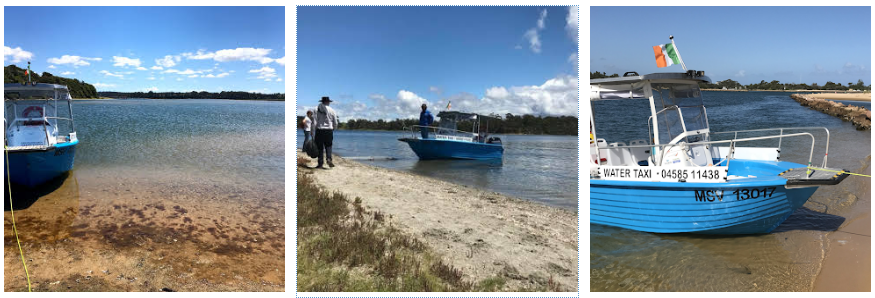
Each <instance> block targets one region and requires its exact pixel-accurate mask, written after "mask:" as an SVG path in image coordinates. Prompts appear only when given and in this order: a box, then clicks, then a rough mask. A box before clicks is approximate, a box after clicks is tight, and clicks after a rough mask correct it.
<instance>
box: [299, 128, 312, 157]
mask: <svg viewBox="0 0 875 298" xmlns="http://www.w3.org/2000/svg"><path fill="white" fill-rule="evenodd" d="M309 140H310V132H309V131H306V130H305V131H304V142H303V143H301V144H306V143H307V141H309ZM301 152H307V150H304V148H303V146H301Z"/></svg>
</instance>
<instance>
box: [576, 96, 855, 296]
mask: <svg viewBox="0 0 875 298" xmlns="http://www.w3.org/2000/svg"><path fill="white" fill-rule="evenodd" d="M790 94H791V93H776V92H707V91H705V92H703V96H704V98H705V107H706V108H707V112H708V119H709V121H710V125H711V131H712V132H713V131H735V130H747V129H760V128H773V127H774V128H778V127H804V126H824V127H827V128H828V129H829V132H830V138H831V139H830V148H829V160H828V161H829V166H830V167H838V168H844V169H847V170H851V171H857V170H859V169H860V168H861V166H862V162H863V161H864V160H865V159H866V157H867V156H868V155H869V154H870V152H871V145H870V144H871V132H869V131H857V130H855V129H854V126H853V125H852V124H850V123H849V122H843V121H842V120H841V119H839V118H836V117H832V116H829V115H826V114H824V113H821V112H817V111H814V110H810V109H808V108H806V107H802V106H800V105H799V104H798V103H796V102H795V101H793V100H792V99H791V98H790V97H789V95H790ZM594 109H595V119H596V125H597V129H598V131H597V132H598V136H599V138H605V139H606V140H607V141H608V142H616V141H623V142H626V143H628V142H629V141H630V140H634V139H646V138H647V135H648V129H647V118H648V117H649V116H650V106H649V103H648V101H646V100H617V101H599V102H595V104H594ZM811 132H812V133H813V134H814V136H815V138H816V140H817V142H818V143H816V144H815V153H814V162H813V164H815V165H819V164H820V163H821V160H822V158H823V156H824V150H825V148H824V143H823V140H824V139H823V137H824V136H825V133H824V132H823V130H820V131H817V130H814V131H811ZM756 135H757V134H750V135H749V136H756ZM783 142H784V143H783V145H782V151H781V159H782V160H787V161H794V162H798V163H804V162H807V160H808V156H809V149H810V145H811V141H810V138H809V139H808V140H805V139H802V138H797V139H785V140H784V141H783ZM765 144H771V145H773V146H777V141H772V143H765ZM870 184H871V181H870V180H869V179H868V178H858V177H851V178H848V179H846V180H845V181H844V182H842V184H840V185H838V186H830V187H820V188H819V189H818V190H817V192H815V194H814V195H813V196H812V197H811V198H810V199H809V201H808V202H807V203H806V204H805V205H804V206H803V207H802V208H800V209H799V210H797V211H796V212H795V213H794V214H793V215H792V216H790V218H788V219H787V221H786V222H784V223H783V224H782V225H781V226H780V227H778V229H777V230H776V231H775V232H773V233H772V234H767V235H752V236H703V235H683V234H655V233H643V232H636V231H632V230H626V229H621V228H614V227H608V226H602V225H595V224H590V288H591V290H592V291H810V290H811V288H812V285H813V281H814V279H815V278H816V274H817V273H818V271H819V270H820V266H821V263H822V261H823V253H824V250H825V249H826V245H827V244H828V238H829V235H830V231H834V230H835V229H836V228H838V227H839V226H840V225H841V224H842V223H845V222H846V221H848V220H849V219H852V218H854V217H855V216H858V215H860V214H862V213H864V212H868V211H869V210H870V203H869V202H868V201H864V200H857V195H860V193H861V192H862V191H861V189H868V188H867V186H868V185H870ZM865 192H868V190H866V191H865Z"/></svg>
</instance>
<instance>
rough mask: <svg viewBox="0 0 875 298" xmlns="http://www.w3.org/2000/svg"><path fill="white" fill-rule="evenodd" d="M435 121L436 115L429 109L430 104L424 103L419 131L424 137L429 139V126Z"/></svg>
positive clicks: (420, 115) (420, 114)
mask: <svg viewBox="0 0 875 298" xmlns="http://www.w3.org/2000/svg"><path fill="white" fill-rule="evenodd" d="M432 123H434V117H433V116H432V115H431V112H429V111H428V106H426V105H425V104H422V112H420V113H419V132H420V133H421V134H422V138H423V139H428V126H429V125H431V124H432Z"/></svg>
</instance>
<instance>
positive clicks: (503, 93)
mask: <svg viewBox="0 0 875 298" xmlns="http://www.w3.org/2000/svg"><path fill="white" fill-rule="evenodd" d="M486 97H487V98H497V99H506V98H508V97H510V92H507V89H506V88H504V87H492V88H489V89H486Z"/></svg>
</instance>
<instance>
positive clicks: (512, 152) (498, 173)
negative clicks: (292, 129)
mask: <svg viewBox="0 0 875 298" xmlns="http://www.w3.org/2000/svg"><path fill="white" fill-rule="evenodd" d="M296 136H297V144H298V148H300V147H301V144H302V142H303V133H302V132H301V130H300V129H298V133H297V135H296ZM400 137H402V132H385V131H344V130H339V131H336V132H335V134H334V152H335V153H337V154H339V155H340V156H343V157H361V156H385V157H393V158H397V160H378V161H367V160H362V161H361V162H364V163H367V164H371V165H375V166H379V167H385V168H390V169H396V170H402V171H409V172H412V173H416V174H419V175H423V176H428V177H432V178H437V179H441V180H445V181H450V182H453V183H459V184H463V185H469V186H473V187H477V188H481V189H486V190H490V191H495V192H499V193H503V194H506V195H510V196H513V197H518V198H522V199H527V200H533V201H538V202H543V203H546V204H548V205H552V206H558V207H562V208H568V209H571V210H574V211H577V200H578V199H577V185H578V179H577V177H578V176H577V173H578V171H577V137H576V136H532V135H499V137H501V140H502V142H503V143H504V159H503V160H502V161H501V162H483V161H465V160H427V161H420V160H419V158H417V157H416V154H414V153H413V151H412V150H410V147H409V146H407V144H406V143H403V142H400V141H398V138H400ZM299 150H300V149H299ZM523 181H524V182H525V183H522V182H523ZM423 187H428V186H423Z"/></svg>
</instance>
